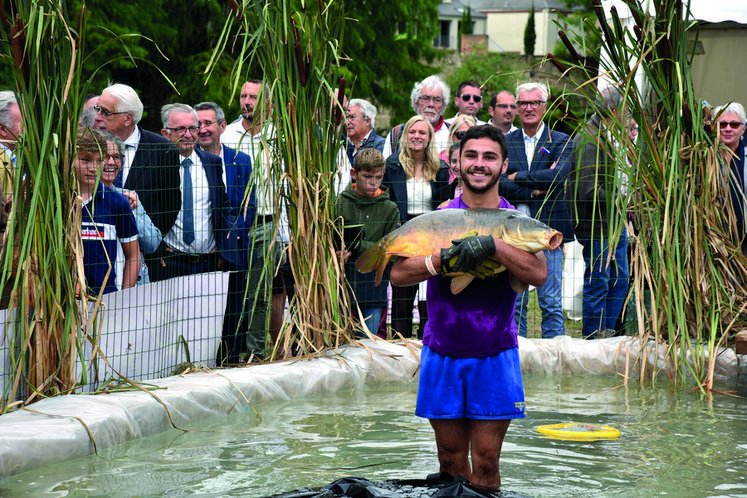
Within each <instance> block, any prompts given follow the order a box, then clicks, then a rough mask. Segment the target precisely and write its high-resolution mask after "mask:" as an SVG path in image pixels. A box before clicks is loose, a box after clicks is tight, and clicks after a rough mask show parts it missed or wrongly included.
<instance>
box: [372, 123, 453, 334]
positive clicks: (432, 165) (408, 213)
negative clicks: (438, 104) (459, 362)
mask: <svg viewBox="0 0 747 498" xmlns="http://www.w3.org/2000/svg"><path fill="white" fill-rule="evenodd" d="M434 136H435V134H434V132H433V127H432V126H431V124H430V122H428V120H427V119H426V118H424V117H423V116H420V115H417V116H413V117H412V118H410V120H409V121H408V122H407V123H406V124H405V126H404V128H403V130H402V136H401V137H400V147H399V150H400V151H399V153H395V154H392V155H391V156H389V158H388V159H387V161H386V172H385V173H384V180H383V181H382V185H384V186H386V187H387V190H388V192H389V197H390V199H391V200H393V201H394V202H395V204H397V208H398V209H399V213H400V219H401V221H402V223H406V222H407V221H408V220H411V219H412V218H414V217H416V216H418V215H421V214H423V213H427V212H430V211H433V210H434V209H436V208H437V207H438V206H439V204H441V203H442V202H443V201H445V200H447V199H448V198H449V168H448V166H444V167H442V165H441V161H440V160H439V158H438V154H437V153H436V147H435V143H434ZM417 292H418V286H417V285H412V286H408V287H392V328H393V329H394V330H395V331H396V332H399V333H400V334H402V335H403V336H404V337H412V305H413V300H414V299H415V296H416V294H417ZM418 311H419V312H420V330H421V331H422V330H423V328H424V326H425V322H426V321H427V319H428V314H427V311H426V308H425V296H424V295H423V296H421V300H420V302H419V303H418Z"/></svg>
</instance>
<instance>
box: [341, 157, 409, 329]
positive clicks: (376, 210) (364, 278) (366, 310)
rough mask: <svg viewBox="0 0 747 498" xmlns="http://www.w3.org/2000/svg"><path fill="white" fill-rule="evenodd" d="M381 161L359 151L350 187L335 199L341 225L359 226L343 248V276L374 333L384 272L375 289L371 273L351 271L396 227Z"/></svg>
mask: <svg viewBox="0 0 747 498" xmlns="http://www.w3.org/2000/svg"><path fill="white" fill-rule="evenodd" d="M384 168H385V164H384V157H383V156H382V155H381V152H379V151H378V150H376V149H373V148H368V149H362V150H360V151H359V152H358V155H357V156H356V157H355V167H354V168H352V169H351V170H350V178H351V182H350V184H349V185H348V186H347V187H346V188H345V190H344V191H343V192H342V194H340V197H339V198H338V199H337V217H338V218H343V220H344V224H345V225H362V226H363V227H362V235H361V237H360V242H359V243H358V244H356V245H355V246H354V247H352V248H346V252H345V254H344V258H345V276H346V277H347V279H348V282H349V283H350V286H351V288H352V292H353V296H351V297H352V298H354V300H355V301H357V302H358V306H359V307H360V309H361V311H362V312H363V317H365V319H366V326H367V327H368V330H370V331H371V332H372V333H374V334H375V333H376V330H377V329H378V327H379V321H380V320H381V316H382V313H383V310H385V309H386V306H387V294H386V290H387V286H388V283H389V274H388V273H389V272H388V271H387V272H386V273H385V275H384V278H383V279H382V281H381V284H379V286H378V287H377V286H376V282H375V278H376V274H375V273H374V272H370V273H360V272H358V271H357V270H356V269H355V260H356V259H358V256H360V255H361V254H363V253H364V252H365V251H366V250H367V249H368V248H369V247H371V246H372V245H374V244H375V243H376V242H378V241H379V240H380V239H381V238H382V237H384V236H385V235H386V234H388V233H389V232H391V231H392V230H394V229H395V228H397V227H398V226H399V209H397V205H396V204H395V203H394V201H392V200H390V199H389V194H388V193H387V192H386V190H385V187H384V188H382V187H381V180H382V179H383V178H384Z"/></svg>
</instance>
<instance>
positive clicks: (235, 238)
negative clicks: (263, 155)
mask: <svg viewBox="0 0 747 498" xmlns="http://www.w3.org/2000/svg"><path fill="white" fill-rule="evenodd" d="M195 152H196V153H197V155H198V156H199V158H200V161H202V167H203V169H204V170H205V176H206V177H207V181H208V186H209V188H210V191H209V198H210V205H211V214H212V215H213V216H212V218H213V235H214V236H215V244H216V246H217V248H218V252H219V253H220V255H221V257H223V259H225V260H226V261H230V262H231V263H233V264H234V265H235V266H236V267H237V268H239V269H248V260H247V253H246V247H247V245H246V237H247V232H248V231H249V229H250V228H251V224H252V223H253V222H254V214H255V207H254V204H251V205H250V206H249V208H248V210H247V215H246V216H245V217H238V219H237V216H236V214H237V211H236V210H235V209H234V208H233V206H232V205H231V201H230V200H229V198H228V194H226V187H225V185H224V184H223V160H222V159H221V158H220V157H219V156H216V155H215V154H211V153H210V152H206V151H204V150H202V149H201V148H199V147H195ZM179 193H180V195H181V188H180V189H179Z"/></svg>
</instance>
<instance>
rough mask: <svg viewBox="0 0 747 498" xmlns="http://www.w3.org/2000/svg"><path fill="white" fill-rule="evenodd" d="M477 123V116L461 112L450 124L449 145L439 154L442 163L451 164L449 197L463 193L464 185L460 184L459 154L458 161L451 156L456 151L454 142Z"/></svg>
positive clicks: (457, 141)
mask: <svg viewBox="0 0 747 498" xmlns="http://www.w3.org/2000/svg"><path fill="white" fill-rule="evenodd" d="M476 125H477V121H476V120H475V118H473V117H472V116H470V115H468V114H460V115H458V116H457V117H456V118H454V121H452V122H451V126H449V146H448V147H447V148H446V149H445V150H443V151H441V153H440V154H439V155H438V158H439V159H440V160H441V163H442V164H446V165H448V166H449V199H453V198H454V197H455V196H456V194H457V192H459V193H460V194H461V191H462V187H461V186H460V185H459V176H457V175H458V171H459V154H458V153H457V154H456V156H457V160H456V162H453V161H452V157H451V156H452V152H453V151H454V144H457V143H459V141H460V140H461V139H462V137H463V136H464V134H465V133H467V130H469V129H470V128H472V127H473V126H476ZM456 150H457V151H458V150H459V149H458V148H457V149H456Z"/></svg>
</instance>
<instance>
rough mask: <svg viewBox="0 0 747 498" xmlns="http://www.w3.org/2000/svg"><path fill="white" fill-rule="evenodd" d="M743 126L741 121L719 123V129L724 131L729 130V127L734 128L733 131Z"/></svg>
mask: <svg viewBox="0 0 747 498" xmlns="http://www.w3.org/2000/svg"><path fill="white" fill-rule="evenodd" d="M743 124H744V123H742V122H740V121H719V122H718V127H719V128H721V129H722V130H723V129H724V128H729V127H731V128H733V129H735V130H736V129H737V128H739V127H740V126H742V125H743Z"/></svg>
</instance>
